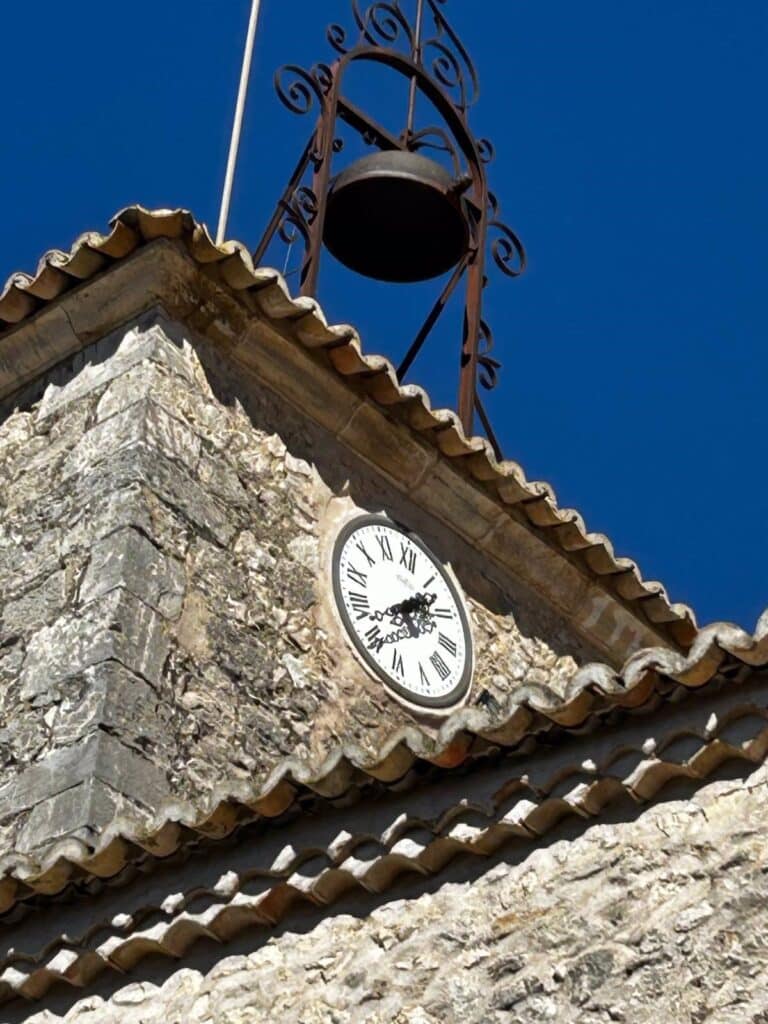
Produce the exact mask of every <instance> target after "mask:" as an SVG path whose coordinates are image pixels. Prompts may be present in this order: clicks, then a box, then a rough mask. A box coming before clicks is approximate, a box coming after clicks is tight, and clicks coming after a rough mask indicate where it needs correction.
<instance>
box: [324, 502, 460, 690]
mask: <svg viewBox="0 0 768 1024" xmlns="http://www.w3.org/2000/svg"><path fill="white" fill-rule="evenodd" d="M332 573H333V594H334V598H335V601H336V607H337V609H338V612H339V615H340V617H341V620H342V622H343V624H344V627H345V629H346V631H347V634H348V636H349V639H350V640H351V642H352V644H353V646H354V648H355V650H356V652H357V654H358V655H359V656H360V657H361V658H362V660H363V662H364V663H365V665H366V666H367V667H368V668H369V669H370V670H371V671H372V672H373V673H374V674H375V675H376V676H377V677H378V678H379V679H381V680H382V681H383V682H384V683H385V684H386V685H387V686H388V687H389V688H390V689H391V690H392V691H393V692H394V693H395V694H396V695H397V696H399V697H401V698H404V699H405V700H407V701H409V702H410V703H412V704H417V705H419V706H421V707H425V708H434V709H440V708H448V707H451V706H452V705H454V704H457V703H458V702H459V701H460V700H461V699H462V698H463V697H464V696H465V695H466V693H467V690H468V689H469V686H470V683H471V681H472V668H473V653H472V636H471V633H470V629H469V620H468V618H467V613H466V610H465V608H464V604H463V601H462V599H461V596H460V594H459V591H458V589H457V587H456V585H455V583H454V582H453V580H452V579H451V577H450V576H449V574H448V572H447V571H446V569H445V567H444V566H443V565H442V564H441V563H440V561H439V560H438V559H437V558H436V557H435V555H433V554H432V552H431V551H430V550H429V548H428V547H427V546H426V544H424V543H423V542H422V541H421V540H419V538H418V537H417V536H416V535H415V534H413V533H412V532H410V531H409V530H406V529H405V528H404V527H402V526H399V525H397V524H396V523H394V522H393V521H392V520H391V519H388V518H387V517H386V516H371V515H366V516H360V517H358V518H356V519H353V520H352V521H351V522H349V523H347V524H346V525H345V526H344V527H343V528H342V530H341V531H340V533H339V535H338V537H337V539H336V543H335V546H334V550H333V563H332Z"/></svg>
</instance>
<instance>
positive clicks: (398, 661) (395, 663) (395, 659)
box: [392, 647, 405, 678]
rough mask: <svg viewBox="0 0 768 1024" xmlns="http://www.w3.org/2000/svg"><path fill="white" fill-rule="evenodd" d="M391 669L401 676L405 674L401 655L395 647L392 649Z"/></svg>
mask: <svg viewBox="0 0 768 1024" xmlns="http://www.w3.org/2000/svg"><path fill="white" fill-rule="evenodd" d="M392 671H393V672H397V674H398V675H399V676H400V677H401V678H402V677H403V676H404V675H405V666H404V665H403V656H402V654H401V653H400V652H399V651H398V649H397V648H396V647H395V649H394V650H393V651H392Z"/></svg>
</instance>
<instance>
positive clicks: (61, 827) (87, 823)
mask: <svg viewBox="0 0 768 1024" xmlns="http://www.w3.org/2000/svg"><path fill="white" fill-rule="evenodd" d="M116 811H117V801H116V800H115V794H114V793H113V792H112V791H111V790H110V789H109V788H108V787H107V786H105V785H104V783H103V782H99V781H98V780H97V779H88V780H86V781H85V782H81V783H79V784H78V785H76V786H72V788H71V789H67V790H65V791H64V792H63V793H58V794H57V795H56V796H52V797H49V798H48V799H47V800H43V801H42V803H39V804H37V805H36V806H35V807H34V808H33V809H32V812H31V814H30V815H29V817H28V818H27V821H26V822H25V824H24V827H23V828H22V830H21V832H20V833H19V838H18V840H17V847H18V849H19V851H20V852H21V853H31V852H32V851H34V850H35V849H39V848H40V847H42V846H45V845H46V844H47V843H49V842H51V841H52V840H54V839H59V838H61V837H62V836H70V837H76V838H78V839H82V840H84V841H85V842H88V841H89V840H90V841H93V839H94V838H95V837H96V836H97V835H98V833H99V832H100V831H101V829H103V828H104V827H105V826H106V825H108V824H109V823H110V822H111V821H112V820H113V819H114V817H115V813H116Z"/></svg>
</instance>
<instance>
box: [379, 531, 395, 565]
mask: <svg viewBox="0 0 768 1024" xmlns="http://www.w3.org/2000/svg"><path fill="white" fill-rule="evenodd" d="M376 540H377V541H378V542H379V547H380V548H381V558H382V561H384V562H394V557H393V555H392V545H391V544H390V543H389V537H386V536H384V537H382V536H377V537H376Z"/></svg>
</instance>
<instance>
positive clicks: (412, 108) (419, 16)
mask: <svg viewBox="0 0 768 1024" xmlns="http://www.w3.org/2000/svg"><path fill="white" fill-rule="evenodd" d="M423 25H424V0H418V4H417V5H416V31H415V33H414V37H413V53H412V57H413V62H414V64H419V63H420V62H421V34H422V31H423ZM417 84H418V83H417V81H416V79H415V78H412V79H411V89H410V92H409V95H408V118H407V122H406V127H405V144H406V146H410V144H411V136H412V135H413V125H414V117H415V115H416V89H417Z"/></svg>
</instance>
